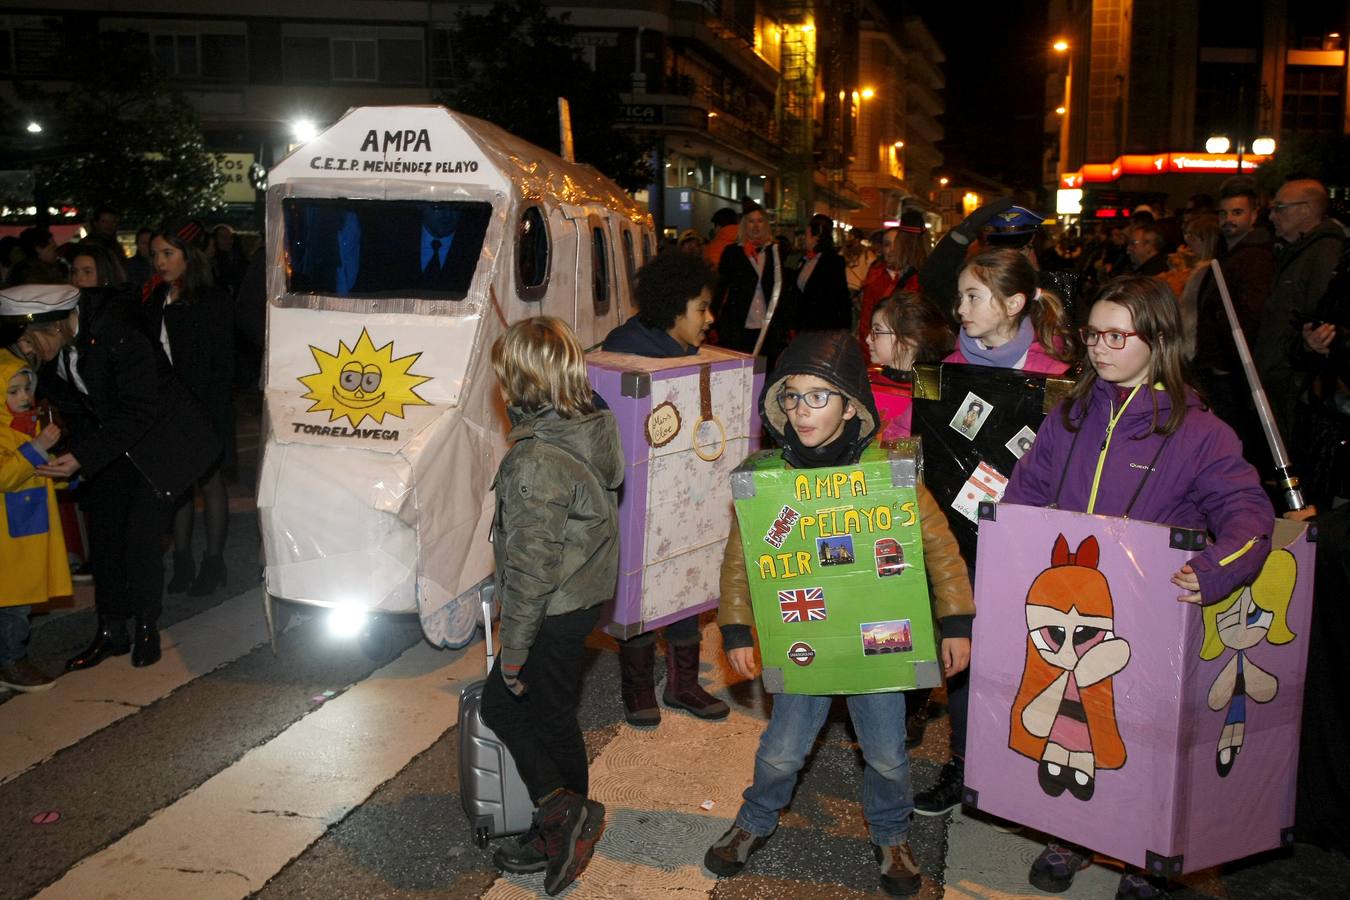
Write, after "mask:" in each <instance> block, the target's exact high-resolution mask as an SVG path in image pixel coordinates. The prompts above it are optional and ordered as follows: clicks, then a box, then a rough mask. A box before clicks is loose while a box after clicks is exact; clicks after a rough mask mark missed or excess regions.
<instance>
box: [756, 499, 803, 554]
mask: <svg viewBox="0 0 1350 900" xmlns="http://www.w3.org/2000/svg"><path fill="white" fill-rule="evenodd" d="M801 517H802V514H801V513H799V512H797V511H796V510H795V509H793V508H792V507H791V506H788V505H787V504H786V503H784V504H783V508H782V509H780V510H779V511H778V518H776V519H774V520H773V524H772V525H770V526H769V530H768V531H766V532H765V533H764V543H766V544H768V545H769V546H770V547H773V548H774V549H776V550H781V549H783V541H785V540H787V536H788V535H790V534H792V526H793V525H796V524H797V520H798V519H800V518H801Z"/></svg>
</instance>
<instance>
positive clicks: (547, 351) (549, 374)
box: [492, 316, 595, 419]
mask: <svg viewBox="0 0 1350 900" xmlns="http://www.w3.org/2000/svg"><path fill="white" fill-rule="evenodd" d="M492 370H493V371H494V372H495V373H496V374H497V381H498V382H499V383H500V384H501V387H502V393H503V394H505V396H506V402H507V404H508V405H510V406H515V407H519V408H520V409H521V410H523V411H525V412H538V411H539V410H541V409H543V408H544V407H546V406H551V407H553V408H554V409H556V410H557V411H558V415H560V416H562V417H563V418H564V419H570V418H573V417H575V416H583V415H586V414H587V413H593V412H595V404H594V403H593V402H592V400H591V383H590V381H589V380H587V378H586V351H585V350H583V349H582V347H581V342H580V341H578V340H577V336H576V334H574V333H573V331H572V329H571V328H570V327H568V325H567V323H566V322H564V321H563V320H562V319H558V318H555V317H553V316H535V317H534V318H532V319H524V320H522V321H520V322H517V323H515V324H514V325H512V326H511V327H509V328H507V329H506V332H505V333H504V334H502V335H501V336H500V337H499V338H497V340H496V341H495V342H493V344H492Z"/></svg>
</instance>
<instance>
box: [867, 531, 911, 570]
mask: <svg viewBox="0 0 1350 900" xmlns="http://www.w3.org/2000/svg"><path fill="white" fill-rule="evenodd" d="M872 556H873V558H875V559H876V563H877V577H878V578H885V577H887V576H889V575H900V574H903V573H904V571H905V567H906V563H905V551H904V550H903V549H902V548H901V547H900V542H899V541H896V540H892V539H891V538H882V539H881V540H879V541H877V542H876V543H875V544H873V545H872Z"/></svg>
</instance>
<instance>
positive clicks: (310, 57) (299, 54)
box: [282, 35, 332, 81]
mask: <svg viewBox="0 0 1350 900" xmlns="http://www.w3.org/2000/svg"><path fill="white" fill-rule="evenodd" d="M282 47H283V49H284V51H285V52H284V53H283V55H282V59H283V61H284V65H285V67H286V68H285V72H286V80H287V81H327V80H328V73H329V72H330V71H331V68H332V67H331V64H330V63H329V58H328V38H324V37H308V36H305V35H287V36H286V37H284V38H283V39H282Z"/></svg>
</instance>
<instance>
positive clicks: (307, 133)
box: [291, 119, 319, 144]
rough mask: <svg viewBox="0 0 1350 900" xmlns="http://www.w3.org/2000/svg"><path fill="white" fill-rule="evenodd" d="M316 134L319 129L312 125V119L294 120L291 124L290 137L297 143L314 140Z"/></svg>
mask: <svg viewBox="0 0 1350 900" xmlns="http://www.w3.org/2000/svg"><path fill="white" fill-rule="evenodd" d="M318 133H319V127H318V126H317V125H315V124H314V120H313V119H296V120H295V121H294V122H292V123H291V137H293V138H295V140H296V142H297V143H300V144H304V143H308V142H309V141H312V140H314V138H315V137H316V136H317V135H318Z"/></svg>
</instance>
